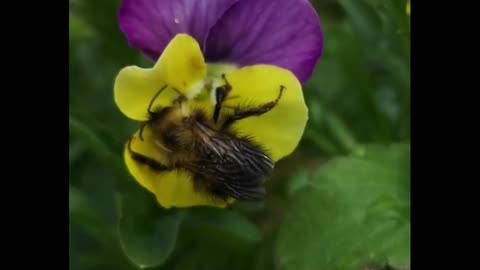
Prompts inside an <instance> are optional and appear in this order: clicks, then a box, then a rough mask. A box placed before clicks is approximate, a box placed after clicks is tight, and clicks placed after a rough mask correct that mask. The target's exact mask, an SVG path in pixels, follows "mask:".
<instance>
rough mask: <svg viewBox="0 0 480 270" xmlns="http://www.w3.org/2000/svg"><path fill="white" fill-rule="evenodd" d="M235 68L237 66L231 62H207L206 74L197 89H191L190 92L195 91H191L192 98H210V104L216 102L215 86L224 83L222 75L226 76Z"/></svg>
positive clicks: (204, 99)
mask: <svg viewBox="0 0 480 270" xmlns="http://www.w3.org/2000/svg"><path fill="white" fill-rule="evenodd" d="M237 69H238V66H236V65H233V64H225V63H207V76H206V77H205V79H203V80H202V81H201V82H200V83H199V84H198V86H197V87H199V89H198V90H197V89H192V90H191V91H192V93H193V92H196V93H193V96H194V97H193V98H194V99H195V100H198V101H206V100H210V102H211V103H212V104H216V98H215V95H216V92H215V90H216V89H217V87H219V86H221V85H224V84H225V81H224V80H223V79H222V75H223V74H225V75H227V76H228V73H230V72H232V71H235V70H237ZM194 88H195V87H194Z"/></svg>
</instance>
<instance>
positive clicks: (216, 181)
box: [190, 133, 274, 200]
mask: <svg viewBox="0 0 480 270" xmlns="http://www.w3.org/2000/svg"><path fill="white" fill-rule="evenodd" d="M203 141H204V144H203V146H202V150H201V152H202V154H200V156H201V158H200V159H199V160H198V161H197V162H196V163H195V164H190V169H191V170H193V171H194V172H196V173H197V174H200V175H202V176H203V178H205V179H207V177H208V181H209V182H210V183H211V184H212V185H214V187H215V188H216V189H218V190H219V191H220V192H222V193H225V194H228V195H229V196H231V197H233V198H235V199H239V200H251V199H261V198H263V197H264V195H265V189H264V188H263V183H264V181H265V177H266V176H268V175H269V174H270V173H271V171H272V169H273V166H274V163H273V161H272V160H271V159H270V158H269V157H268V156H267V154H265V152H264V151H262V150H261V149H260V148H258V147H257V146H255V145H254V144H253V143H252V142H250V141H249V140H248V139H240V138H237V137H233V136H231V135H228V134H222V133H217V134H212V136H209V137H208V138H207V139H204V140H203Z"/></svg>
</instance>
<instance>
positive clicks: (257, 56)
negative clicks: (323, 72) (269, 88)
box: [206, 0, 323, 83]
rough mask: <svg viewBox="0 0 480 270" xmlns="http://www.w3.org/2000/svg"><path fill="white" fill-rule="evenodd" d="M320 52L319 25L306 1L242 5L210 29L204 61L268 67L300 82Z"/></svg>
mask: <svg viewBox="0 0 480 270" xmlns="http://www.w3.org/2000/svg"><path fill="white" fill-rule="evenodd" d="M322 50H323V34H322V31H321V29H320V20H319V18H318V15H317V13H316V12H315V10H314V9H313V7H312V5H311V4H310V3H309V2H308V1H307V0H241V1H238V2H237V3H236V4H235V5H233V6H232V7H231V8H230V9H229V10H228V11H227V12H225V14H224V15H223V17H222V18H221V19H220V20H219V21H218V22H217V24H216V25H215V26H213V27H212V29H211V30H210V34H209V36H208V38H207V43H206V60H207V61H209V62H233V63H236V64H240V65H242V66H245V65H253V64H272V65H276V66H279V67H282V68H286V69H289V70H290V71H291V72H293V73H294V74H295V75H296V76H297V78H298V79H299V81H301V82H302V83H303V82H305V81H306V80H308V78H309V77H310V75H311V74H312V72H313V69H314V68H315V65H316V63H317V61H318V59H319V58H320V56H321V54H322Z"/></svg>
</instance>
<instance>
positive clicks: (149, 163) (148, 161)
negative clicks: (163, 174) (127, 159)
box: [127, 138, 169, 172]
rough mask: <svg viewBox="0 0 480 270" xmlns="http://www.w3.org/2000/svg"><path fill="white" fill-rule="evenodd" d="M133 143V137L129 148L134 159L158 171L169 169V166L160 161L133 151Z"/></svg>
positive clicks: (128, 145) (129, 142)
mask: <svg viewBox="0 0 480 270" xmlns="http://www.w3.org/2000/svg"><path fill="white" fill-rule="evenodd" d="M131 143H132V138H130V139H129V140H128V144H127V149H128V152H129V153H130V156H131V157H132V159H133V160H135V161H136V162H138V163H141V164H145V165H147V166H148V167H150V168H151V169H152V170H154V171H157V172H160V171H168V170H169V168H168V167H167V166H165V165H162V164H160V163H158V161H156V160H154V159H152V158H149V157H147V156H144V155H142V154H139V153H137V152H135V151H133V150H132V146H131Z"/></svg>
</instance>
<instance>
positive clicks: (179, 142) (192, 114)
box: [127, 75, 285, 200]
mask: <svg viewBox="0 0 480 270" xmlns="http://www.w3.org/2000/svg"><path fill="white" fill-rule="evenodd" d="M222 78H223V80H224V81H225V85H222V86H219V87H217V88H216V89H215V99H216V104H215V108H214V111H213V117H210V118H209V117H207V113H206V112H205V110H204V109H202V108H192V107H191V106H190V107H189V106H185V105H186V104H185V102H186V101H187V97H186V96H185V95H184V94H182V93H181V92H180V91H178V90H177V89H175V88H169V87H168V86H167V85H164V86H163V87H162V88H160V89H159V90H158V92H157V93H156V94H155V95H154V96H153V98H152V100H151V101H150V104H149V106H148V109H147V111H148V114H149V119H148V120H147V121H145V122H144V123H143V124H142V126H141V129H140V132H139V138H140V139H141V140H143V136H142V133H143V130H144V129H145V128H148V129H150V131H151V134H152V139H153V141H154V145H158V147H159V149H158V150H159V153H163V154H164V157H166V162H165V164H161V163H160V162H158V161H157V160H158V159H157V158H155V157H147V156H145V155H142V154H140V153H138V152H135V151H134V150H133V149H132V148H131V140H132V139H133V138H131V139H130V140H129V141H128V144H127V146H128V151H129V154H130V156H131V157H132V159H133V160H134V161H136V162H137V163H139V164H143V165H145V166H148V167H149V168H150V169H152V170H153V171H156V172H162V171H168V170H177V169H180V170H186V171H189V172H190V173H192V175H193V177H192V181H193V186H194V189H195V190H201V191H203V192H206V193H207V194H210V195H213V196H215V197H217V198H221V199H223V200H227V199H228V198H229V197H232V198H234V199H236V200H259V199H263V198H264V196H265V188H264V186H263V185H264V183H265V181H266V179H267V178H268V177H269V176H270V174H271V172H272V170H273V168H274V162H273V161H272V159H271V158H270V157H269V155H268V153H267V151H266V149H264V148H263V147H262V146H261V145H258V144H256V143H254V142H253V141H252V139H251V138H250V137H248V136H243V137H242V136H238V135H236V134H235V132H234V131H232V130H231V126H232V124H233V123H235V122H236V121H239V120H241V119H245V118H247V117H252V116H260V115H262V114H264V113H267V112H268V111H270V110H272V109H273V108H274V107H275V106H276V105H277V104H278V102H279V100H280V99H281V97H282V93H283V91H284V90H285V87H284V86H280V90H279V94H278V97H277V98H276V99H275V100H273V101H271V102H268V103H265V104H263V105H260V106H257V107H242V106H237V107H234V108H232V109H233V110H232V112H230V113H224V114H223V116H224V117H222V118H223V120H222V121H219V119H220V118H219V116H220V115H221V114H220V113H221V109H222V108H223V101H225V99H226V98H227V96H228V93H229V92H230V91H231V89H232V86H231V85H230V83H229V82H228V81H227V79H226V77H225V75H223V76H222ZM166 89H172V90H173V91H175V92H176V93H177V94H178V97H177V98H176V99H175V100H174V101H173V102H172V105H171V106H167V107H161V108H158V109H154V110H152V106H153V103H154V102H155V99H156V98H157V97H158V96H159V95H160V94H161V93H162V92H163V91H165V90H166Z"/></svg>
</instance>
